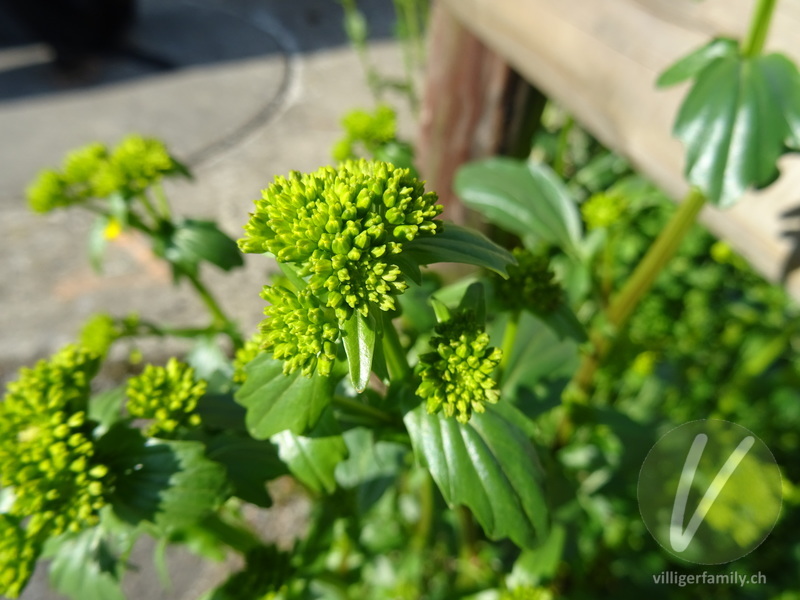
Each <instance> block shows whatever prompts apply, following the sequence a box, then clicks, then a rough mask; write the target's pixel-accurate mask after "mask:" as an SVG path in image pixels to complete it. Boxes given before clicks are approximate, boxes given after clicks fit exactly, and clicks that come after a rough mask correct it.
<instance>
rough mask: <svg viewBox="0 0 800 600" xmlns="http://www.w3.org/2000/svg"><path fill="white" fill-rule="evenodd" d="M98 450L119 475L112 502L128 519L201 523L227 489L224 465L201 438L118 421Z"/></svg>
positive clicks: (173, 525) (163, 525)
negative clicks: (149, 434) (152, 434)
mask: <svg viewBox="0 0 800 600" xmlns="http://www.w3.org/2000/svg"><path fill="white" fill-rule="evenodd" d="M97 453H98V458H99V462H101V463H103V464H106V465H108V467H109V469H110V471H111V472H112V473H113V476H114V491H113V492H112V494H111V495H110V497H109V503H110V504H111V506H112V507H113V509H114V512H115V514H116V515H117V516H118V517H119V518H120V519H122V520H123V521H127V522H129V523H134V524H135V523H138V522H140V521H143V520H144V521H150V522H153V523H155V524H156V526H157V527H159V528H160V529H163V530H169V529H177V528H180V527H183V526H186V525H191V524H193V523H196V522H197V521H198V520H200V519H201V518H203V517H204V516H205V515H206V514H207V513H208V512H210V511H212V510H214V509H216V508H217V507H218V506H219V505H220V504H221V503H222V501H224V500H225V499H226V497H227V495H228V491H229V490H228V482H227V478H226V474H225V468H224V467H223V466H222V465H220V464H218V463H216V462H213V461H211V460H209V459H208V458H206V457H205V447H204V446H203V444H201V443H200V442H189V441H171V440H170V441H168V440H156V439H149V440H148V439H146V438H144V437H143V436H142V434H141V433H140V432H139V431H138V430H135V429H130V428H127V427H123V426H117V427H113V428H112V429H111V430H109V432H108V433H107V434H106V435H104V436H103V437H102V438H100V440H98V443H97Z"/></svg>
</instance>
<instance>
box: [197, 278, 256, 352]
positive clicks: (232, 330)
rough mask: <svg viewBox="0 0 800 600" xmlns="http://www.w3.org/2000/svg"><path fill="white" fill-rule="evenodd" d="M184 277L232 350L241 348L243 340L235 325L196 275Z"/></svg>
mask: <svg viewBox="0 0 800 600" xmlns="http://www.w3.org/2000/svg"><path fill="white" fill-rule="evenodd" d="M185 275H186V278H187V279H188V280H189V283H191V284H192V287H193V288H194V289H195V291H196V292H197V294H198V295H199V296H200V299H201V300H202V301H203V303H204V304H205V305H206V308H208V311H209V312H210V313H211V316H212V317H213V319H214V325H215V326H216V327H217V328H219V330H220V331H223V332H224V333H225V334H226V335H227V336H228V337H229V338H230V340H231V342H232V343H233V346H234V349H238V348H241V347H242V345H243V344H244V340H243V339H242V336H241V334H240V333H239V331H238V329H237V327H236V325H235V324H234V323H233V321H231V320H230V319H229V318H228V317H227V315H226V314H225V312H224V311H223V310H222V307H221V306H220V305H219V303H218V302H217V300H216V299H215V298H214V296H213V295H212V294H211V292H210V291H209V290H208V288H207V287H206V286H205V284H204V283H203V282H202V281H200V279H199V278H198V277H197V275H193V274H191V273H185Z"/></svg>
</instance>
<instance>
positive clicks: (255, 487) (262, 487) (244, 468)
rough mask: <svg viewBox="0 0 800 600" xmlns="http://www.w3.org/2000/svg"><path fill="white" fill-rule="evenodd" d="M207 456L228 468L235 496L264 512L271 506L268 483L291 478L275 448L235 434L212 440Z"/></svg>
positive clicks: (226, 434) (208, 444) (268, 443)
mask: <svg viewBox="0 0 800 600" xmlns="http://www.w3.org/2000/svg"><path fill="white" fill-rule="evenodd" d="M206 456H207V457H208V458H210V459H211V460H213V461H216V462H218V463H220V464H222V465H223V466H224V467H225V470H226V471H227V473H228V480H229V481H230V482H231V484H232V485H233V493H234V495H235V496H237V497H238V498H241V499H242V500H244V501H245V502H251V503H253V504H255V505H256V506H261V507H264V508H267V507H269V506H271V505H272V499H271V498H270V497H269V494H268V493H267V488H266V483H267V482H268V481H271V480H273V479H275V478H276V477H280V476H281V475H286V474H288V471H287V470H286V465H284V464H283V463H282V462H281V460H280V459H279V458H278V451H277V448H275V446H274V445H273V444H271V443H270V442H268V441H259V440H254V439H252V438H249V437H243V436H240V435H234V434H232V433H222V434H220V435H217V436H215V437H213V438H212V439H211V440H209V441H208V442H207V443H206Z"/></svg>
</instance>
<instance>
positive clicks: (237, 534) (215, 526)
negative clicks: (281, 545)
mask: <svg viewBox="0 0 800 600" xmlns="http://www.w3.org/2000/svg"><path fill="white" fill-rule="evenodd" d="M201 526H202V528H203V529H204V530H206V531H208V532H209V533H211V534H213V535H214V537H215V538H217V539H218V540H219V541H221V542H222V543H223V544H225V545H226V546H228V547H230V548H232V549H233V550H236V552H238V553H239V554H242V555H245V554H247V553H248V552H249V551H250V550H253V549H254V548H257V547H258V546H260V545H262V542H261V540H259V539H258V538H257V537H256V536H255V535H254V534H253V533H252V532H251V531H248V530H247V529H244V528H243V527H240V526H239V525H234V524H232V523H229V522H228V521H225V520H223V519H222V517H220V516H219V515H217V514H212V515H211V516H209V517H206V518H205V519H204V520H203V523H202V525H201Z"/></svg>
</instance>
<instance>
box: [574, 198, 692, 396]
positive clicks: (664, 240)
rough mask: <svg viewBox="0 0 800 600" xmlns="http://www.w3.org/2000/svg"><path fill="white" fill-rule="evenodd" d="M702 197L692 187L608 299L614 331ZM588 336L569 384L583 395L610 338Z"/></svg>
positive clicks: (644, 290)
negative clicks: (591, 348)
mask: <svg viewBox="0 0 800 600" xmlns="http://www.w3.org/2000/svg"><path fill="white" fill-rule="evenodd" d="M705 201H706V198H705V196H704V195H703V194H702V193H701V192H700V191H699V190H696V189H692V190H691V191H690V192H689V194H688V195H687V196H686V198H684V200H683V202H681V204H680V206H679V207H678V210H677V211H676V213H675V214H674V215H673V216H672V219H670V221H669V223H667V226H666V227H665V228H664V229H663V230H662V231H661V233H660V234H659V235H658V237H657V238H656V240H655V242H653V245H652V246H650V249H649V250H648V251H647V254H645V256H644V258H643V259H642V260H641V262H640V263H639V264H638V265H637V266H636V269H634V271H633V274H632V275H631V276H630V278H629V279H628V280H627V281H626V282H625V285H624V286H623V288H622V291H621V292H620V293H619V294H618V295H617V296H616V297H614V298H613V299H612V301H611V305H610V306H609V308H608V312H607V313H606V318H607V320H608V323H609V325H611V327H612V328H613V330H614V331H615V332H616V331H619V330H620V329H621V328H622V327H624V325H625V323H627V321H628V319H629V318H630V316H631V314H633V311H634V309H635V308H636V306H637V305H638V304H639V301H640V300H641V299H642V297H643V296H644V295H645V294H646V293H647V292H648V291H649V290H650V288H651V287H652V285H653V282H654V281H655V280H656V277H658V275H659V273H661V271H662V269H663V268H664V267H665V266H666V265H667V263H668V262H669V260H670V259H671V258H672V256H673V255H674V254H675V251H676V250H677V249H678V246H679V245H680V243H681V241H682V240H683V238H684V236H685V235H686V233H687V232H688V231H689V228H690V227H691V226H692V225H693V224H694V222H695V220H696V219H697V215H698V214H699V213H700V210H701V209H702V208H703V205H704V204H705ZM591 337H592V342H593V345H594V351H593V352H591V353H589V354H586V355H585V356H584V358H583V361H582V362H581V365H580V367H579V369H578V371H577V373H576V374H575V377H574V378H573V380H572V382H573V386H571V387H573V389H575V390H576V391H578V392H580V393H581V395H584V396H585V395H586V394H588V392H589V390H590V388H591V384H592V380H593V379H594V374H595V372H596V371H597V368H598V367H599V366H600V363H601V362H602V361H603V359H604V358H605V356H606V354H607V353H608V351H609V350H610V349H611V340H610V339H609V337H608V336H607V335H602V334H601V333H598V332H597V331H595V333H594V334H593V335H592V336H591Z"/></svg>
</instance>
